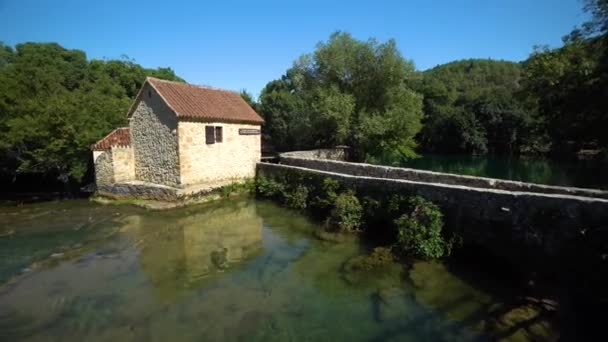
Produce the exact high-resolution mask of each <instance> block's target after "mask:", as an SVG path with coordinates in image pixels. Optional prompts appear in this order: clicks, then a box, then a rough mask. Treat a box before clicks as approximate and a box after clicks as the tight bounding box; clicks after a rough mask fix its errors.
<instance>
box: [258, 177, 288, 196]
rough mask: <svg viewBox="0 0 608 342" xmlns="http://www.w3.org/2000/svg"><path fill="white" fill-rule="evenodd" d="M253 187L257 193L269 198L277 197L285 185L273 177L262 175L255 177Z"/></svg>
mask: <svg viewBox="0 0 608 342" xmlns="http://www.w3.org/2000/svg"><path fill="white" fill-rule="evenodd" d="M255 187H256V192H257V193H258V195H260V196H262V197H266V198H271V199H279V198H280V197H281V196H282V195H283V191H284V190H285V186H284V185H283V184H282V183H280V182H278V181H276V180H275V179H274V178H270V177H263V176H260V177H257V179H256V183H255Z"/></svg>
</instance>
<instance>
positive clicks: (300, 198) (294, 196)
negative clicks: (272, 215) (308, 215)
mask: <svg viewBox="0 0 608 342" xmlns="http://www.w3.org/2000/svg"><path fill="white" fill-rule="evenodd" d="M308 191H309V190H308V188H307V187H306V186H304V185H297V186H295V187H292V188H287V190H285V191H284V192H283V197H284V199H285V204H286V205H287V206H288V207H290V208H292V209H305V208H306V206H307V203H308V202H307V200H308Z"/></svg>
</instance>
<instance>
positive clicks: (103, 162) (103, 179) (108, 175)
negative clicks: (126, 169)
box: [94, 151, 114, 187]
mask: <svg viewBox="0 0 608 342" xmlns="http://www.w3.org/2000/svg"><path fill="white" fill-rule="evenodd" d="M95 152H99V153H97V156H96V157H95V161H94V163H95V184H97V187H99V186H101V185H105V184H111V183H114V163H113V162H112V151H95Z"/></svg>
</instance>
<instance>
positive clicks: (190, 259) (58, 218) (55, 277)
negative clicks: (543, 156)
mask: <svg viewBox="0 0 608 342" xmlns="http://www.w3.org/2000/svg"><path fill="white" fill-rule="evenodd" d="M315 229H319V227H318V226H317V225H316V224H314V223H312V222H310V221H309V220H308V219H307V218H306V217H304V216H302V215H301V214H299V213H296V212H293V211H290V210H286V209H284V208H280V207H278V206H276V205H274V204H272V203H268V202H260V201H256V200H252V199H241V200H224V201H220V202H217V203H212V204H207V205H201V206H194V207H188V208H183V209H175V210H170V211H163V212H151V211H146V210H143V209H139V208H135V207H131V206H127V205H106V206H104V205H99V204H94V203H91V202H88V201H85V200H75V201H58V202H47V203H40V204H29V205H23V206H4V207H0V236H2V237H0V281H1V282H2V283H4V285H2V286H0V340H1V341H18V340H24V341H471V340H481V341H484V340H500V339H504V340H517V341H527V340H538V339H542V340H555V339H557V338H558V336H559V332H558V329H557V328H556V326H555V325H554V323H552V321H551V320H550V318H547V317H546V316H545V314H544V313H543V312H542V311H541V310H540V309H539V307H538V306H535V305H533V304H530V303H522V302H521V296H518V295H517V294H515V293H512V291H511V290H510V289H509V288H508V286H507V285H504V284H501V283H500V282H498V281H496V280H494V279H492V277H491V276H488V275H484V274H481V273H479V272H477V273H475V272H474V271H473V272H468V273H467V272H464V273H463V272H459V271H455V270H453V269H452V268H451V267H448V266H446V264H443V263H440V262H424V261H418V262H414V263H413V264H412V265H411V267H405V266H404V265H403V264H401V263H398V262H394V263H389V264H387V265H386V266H385V267H383V268H381V269H379V270H376V271H371V272H367V273H357V272H355V273H352V272H348V271H346V270H345V268H344V265H345V263H346V262H348V260H350V259H351V258H353V257H354V256H357V255H360V254H361V253H367V252H368V251H367V248H366V247H365V246H364V245H363V244H361V243H360V242H359V241H358V240H356V239H349V240H348V241H343V242H339V243H337V242H329V241H323V240H319V239H317V238H315V237H314V236H315V234H313V232H314V231H315ZM514 303H517V304H514Z"/></svg>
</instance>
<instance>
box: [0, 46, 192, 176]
mask: <svg viewBox="0 0 608 342" xmlns="http://www.w3.org/2000/svg"><path fill="white" fill-rule="evenodd" d="M146 76H155V77H160V78H165V79H170V80H178V81H183V80H181V79H180V78H179V77H177V76H176V75H175V73H174V72H173V71H172V70H171V69H169V68H159V69H145V68H143V67H141V66H140V65H138V64H135V63H134V62H133V61H130V60H128V59H123V60H87V57H86V55H85V53H84V52H82V51H79V50H68V49H65V48H63V47H61V46H60V45H58V44H53V43H51V44H47V43H24V44H19V45H17V46H16V47H15V49H13V48H11V47H9V46H6V45H0V176H1V177H3V178H4V179H6V178H15V177H16V176H18V175H20V174H38V175H41V176H43V177H46V178H47V179H52V178H55V179H58V180H60V181H61V182H63V183H66V184H67V183H70V182H74V183H77V182H80V181H82V180H83V177H85V174H86V173H87V170H88V169H89V162H90V151H89V146H90V145H91V144H92V143H94V142H95V141H97V140H98V139H100V138H102V137H103V136H104V135H106V134H107V133H108V132H110V131H111V130H112V129H114V128H116V127H118V126H123V125H126V123H127V118H126V111H127V109H128V108H129V105H130V103H131V101H132V99H133V98H134V97H135V95H136V94H137V91H138V90H139V88H140V87H141V85H142V83H143V81H144V80H145V77H146Z"/></svg>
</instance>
